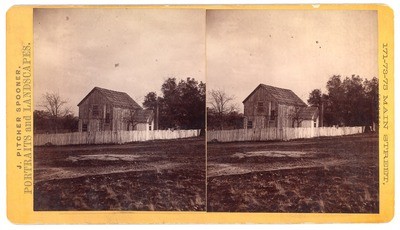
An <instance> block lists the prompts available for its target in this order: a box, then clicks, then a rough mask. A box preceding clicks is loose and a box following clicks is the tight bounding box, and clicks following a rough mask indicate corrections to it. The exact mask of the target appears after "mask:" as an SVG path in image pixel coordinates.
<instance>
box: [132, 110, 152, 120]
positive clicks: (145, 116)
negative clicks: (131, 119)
mask: <svg viewBox="0 0 400 230" xmlns="http://www.w3.org/2000/svg"><path fill="white" fill-rule="evenodd" d="M153 114H154V113H153V110H146V109H141V110H137V111H136V113H135V115H134V116H135V121H137V122H139V123H146V122H148V121H151V120H152V118H153ZM149 119H150V120H149Z"/></svg>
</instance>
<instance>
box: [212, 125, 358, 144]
mask: <svg viewBox="0 0 400 230" xmlns="http://www.w3.org/2000/svg"><path fill="white" fill-rule="evenodd" d="M362 132H363V127H320V128H280V129H278V128H266V129H234V130H215V131H207V141H208V142H211V141H219V142H232V141H266V140H285V141H286V140H292V139H302V138H313V137H323V136H343V135H351V134H357V133H362Z"/></svg>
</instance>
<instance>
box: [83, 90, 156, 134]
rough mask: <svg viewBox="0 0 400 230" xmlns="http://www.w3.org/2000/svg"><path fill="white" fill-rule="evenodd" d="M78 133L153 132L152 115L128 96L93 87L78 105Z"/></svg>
mask: <svg viewBox="0 0 400 230" xmlns="http://www.w3.org/2000/svg"><path fill="white" fill-rule="evenodd" d="M78 106H79V132H96V131H119V130H153V128H154V119H153V117H154V116H153V111H151V110H144V109H143V108H142V107H141V106H140V105H139V104H137V103H136V102H135V101H134V100H133V99H132V98H131V97H130V96H129V95H128V94H127V93H124V92H118V91H114V90H109V89H103V88H100V87H94V88H93V89H92V90H91V91H90V92H89V93H88V94H87V95H86V97H84V98H83V99H82V101H81V102H79V104H78Z"/></svg>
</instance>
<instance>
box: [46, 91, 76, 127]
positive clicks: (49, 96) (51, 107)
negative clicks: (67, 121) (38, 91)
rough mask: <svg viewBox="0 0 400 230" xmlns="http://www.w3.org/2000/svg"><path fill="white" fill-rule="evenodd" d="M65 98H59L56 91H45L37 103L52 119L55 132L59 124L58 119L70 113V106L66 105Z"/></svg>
mask: <svg viewBox="0 0 400 230" xmlns="http://www.w3.org/2000/svg"><path fill="white" fill-rule="evenodd" d="M66 104H67V100H65V99H63V98H61V96H60V95H59V94H58V93H55V92H52V93H49V92H47V93H45V94H43V95H42V100H41V102H40V104H39V106H40V107H42V108H44V109H45V110H46V112H47V113H48V114H49V115H50V118H51V120H52V121H53V127H54V131H55V132H56V133H57V131H58V126H59V124H58V123H59V122H58V121H59V119H60V118H62V117H64V116H66V115H68V114H70V113H71V110H70V108H68V107H66Z"/></svg>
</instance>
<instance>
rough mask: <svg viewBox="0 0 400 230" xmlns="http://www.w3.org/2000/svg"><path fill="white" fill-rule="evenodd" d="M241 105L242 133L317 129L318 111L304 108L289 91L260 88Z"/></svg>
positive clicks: (268, 87) (269, 87)
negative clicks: (243, 130)
mask: <svg viewBox="0 0 400 230" xmlns="http://www.w3.org/2000/svg"><path fill="white" fill-rule="evenodd" d="M243 104H244V117H245V118H244V128H245V129H252V128H268V127H274V128H283V127H317V126H318V108H315V107H307V105H306V104H305V103H304V102H303V101H302V100H301V99H300V98H299V97H298V96H297V95H296V94H295V93H294V92H293V91H291V90H289V89H282V88H278V87H274V86H269V85H264V84H260V85H258V86H257V88H256V89H254V90H253V92H252V93H250V95H249V96H247V97H246V99H244V101H243ZM315 109H317V110H315ZM311 125H312V126H311Z"/></svg>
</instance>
